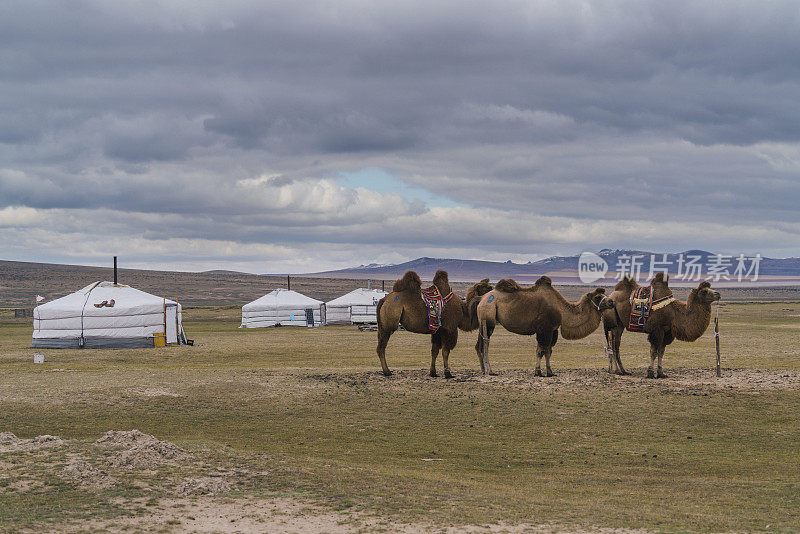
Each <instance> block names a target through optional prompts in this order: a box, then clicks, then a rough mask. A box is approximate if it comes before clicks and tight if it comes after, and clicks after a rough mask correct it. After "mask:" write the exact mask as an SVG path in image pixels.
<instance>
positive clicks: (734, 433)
mask: <svg viewBox="0 0 800 534" xmlns="http://www.w3.org/2000/svg"><path fill="white" fill-rule="evenodd" d="M796 310H800V305H797V304H791V303H777V304H729V305H726V306H724V307H723V308H722V310H721V325H722V342H723V354H724V359H723V362H724V367H725V368H726V371H725V375H726V376H725V378H724V380H722V381H717V380H716V379H715V378H714V377H713V374H712V372H711V368H712V365H713V361H714V357H713V336H711V335H710V333H707V334H706V335H705V336H704V337H703V338H701V340H699V341H698V342H697V343H694V344H686V343H679V342H676V343H675V344H673V345H672V346H671V347H669V348H668V350H667V354H666V356H665V365H666V370H667V372H668V374H671V377H670V378H668V379H666V380H660V381H648V380H646V379H644V378H643V375H644V368H645V366H646V365H647V363H648V358H647V348H646V342H645V340H644V338H643V336H639V335H635V334H630V333H627V334H625V337H624V338H623V361H624V362H625V364H626V365H627V366H628V367H629V368H631V369H632V370H633V371H634V373H635V376H633V377H623V378H617V377H612V376H609V375H607V374H605V373H604V372H602V371H601V368H603V367H604V366H605V365H606V363H607V361H606V360H605V357H604V355H603V354H602V350H601V337H600V333H599V332H596V333H595V334H593V335H592V336H590V337H589V338H587V339H586V340H582V341H576V342H563V341H559V343H558V345H557V346H556V348H555V350H554V358H553V367H554V370H555V371H556V373H557V376H556V377H555V378H553V379H545V378H536V377H533V375H532V372H531V369H532V367H533V360H532V356H533V352H534V346H533V340H532V339H530V338H523V337H520V336H514V335H511V334H508V333H506V332H502V331H498V332H497V334H496V335H495V336H494V337H493V338H492V362H493V366H494V367H495V368H496V369H497V370H498V371H499V372H500V375H499V376H497V377H491V378H484V377H481V376H478V375H477V373H476V369H477V358H476V356H475V353H474V350H473V348H472V346H473V345H474V342H475V335H474V334H463V333H462V339H461V343H460V345H459V347H458V348H457V349H456V351H455V352H454V354H453V357H452V358H451V362H452V366H453V371H454V374H455V379H454V380H450V381H446V380H444V379H443V378H438V379H431V378H429V377H427V376H426V373H425V369H427V367H428V363H429V349H428V346H429V345H428V344H429V342H428V340H427V339H426V337H424V336H419V335H414V334H409V333H406V332H400V333H397V334H396V335H395V336H393V337H392V340H391V341H390V344H389V349H388V359H389V364H390V366H391V367H392V368H393V369H395V370H396V371H398V372H397V373H396V374H395V376H393V377H391V378H388V379H387V378H384V377H382V376H381V375H379V374H378V373H377V369H378V362H377V357H376V356H375V352H374V350H375V337H376V336H375V334H374V333H360V332H358V331H357V330H356V329H355V328H352V327H328V328H316V329H305V328H279V329H261V330H241V329H237V326H238V322H239V315H238V313H239V311H238V309H230V308H229V309H224V308H215V309H196V310H188V311H187V312H186V322H185V327H186V329H187V331H188V333H189V336H190V337H193V338H194V339H195V340H196V342H197V344H196V346H194V347H170V348H166V349H160V350H155V349H151V350H141V349H139V350H118V351H113V350H102V351H65V350H55V351H47V352H46V354H45V357H46V363H45V364H44V365H35V364H33V363H32V352H33V351H32V350H31V349H28V348H26V347H27V345H28V344H29V341H30V340H29V336H30V326H29V324H28V321H19V320H15V319H3V320H2V322H0V329H1V330H2V334H3V335H1V336H0V376H2V377H3V378H2V380H0V431H4V430H8V431H12V432H14V433H15V434H17V435H18V436H20V437H24V438H30V437H33V436H36V435H40V434H56V435H60V436H61V437H62V438H65V439H69V440H74V441H68V443H67V445H66V446H65V447H66V448H65V449H64V450H62V451H61V452H59V451H58V450H56V449H53V450H48V451H46V452H42V453H41V454H42V456H38V455H39V453H30V454H28V453H25V454H18V453H16V452H2V451H0V466H3V468H4V470H3V473H4V474H3V475H0V477H2V478H0V529H8V530H15V529H18V528H34V529H37V528H42V527H43V526H47V525H49V526H50V527H51V528H57V529H60V528H62V527H65V526H66V525H67V523H68V522H70V521H77V520H80V519H82V518H87V517H93V518H94V519H95V520H101V521H105V522H106V523H100V524H101V525H107V524H109V523H108V522H118V523H119V524H124V521H123V519H124V518H125V517H134V518H144V517H150V516H152V515H153V514H154V509H155V508H157V507H161V509H162V511H163V509H164V503H167V502H171V501H170V499H174V498H175V492H176V491H177V488H179V487H180V484H181V483H182V481H183V480H184V478H186V477H191V478H202V477H207V476H210V475H209V473H212V474H213V473H218V472H219V471H220V470H223V471H225V472H226V473H228V475H227V476H229V477H230V481H231V488H232V489H231V494H230V495H228V496H222V497H207V499H212V500H213V502H224V500H225V499H239V498H244V499H264V498H277V497H276V496H279V497H280V498H291V499H301V500H303V502H306V501H308V502H313V503H315V504H316V505H318V506H322V507H323V509H325V510H332V511H336V510H338V511H340V512H342V513H344V512H346V513H348V514H349V513H353V514H357V516H358V517H370V516H378V517H380V518H381V519H382V520H385V521H391V522H392V523H391V524H393V525H395V526H397V525H401V524H408V523H410V524H413V525H418V526H419V525H433V526H438V527H446V526H449V525H476V524H484V523H487V522H497V521H506V522H507V523H510V524H520V523H524V524H528V525H556V526H557V527H559V528H565V529H577V528H580V527H583V528H593V527H615V528H643V529H649V530H663V531H678V530H684V531H734V530H735V531H743V530H745V531H752V530H784V531H792V530H793V529H795V528H796V526H797V525H798V524H800V512H798V510H800V483H798V480H800V466H799V465H798V462H797V450H798V447H799V446H800V386H799V385H798V384H800V358H799V356H800V351H799V350H798V349H797V345H796V339H797V333H798V329H799V328H800V317H795V315H798V314H800V312H798V311H796ZM130 428H138V429H140V430H142V431H144V432H147V433H150V434H153V435H155V436H156V437H158V438H159V439H164V440H169V441H171V442H174V443H176V444H177V445H179V446H181V447H183V448H184V449H186V450H187V451H189V453H190V455H191V458H192V459H193V460H192V462H194V463H190V464H187V465H185V466H183V467H175V466H168V465H167V466H162V467H159V468H158V470H157V471H155V472H153V473H146V472H141V473H140V472H138V471H135V470H134V471H125V470H122V471H119V470H116V471H115V470H114V469H115V468H112V467H107V463H103V462H104V461H105V460H104V458H105V456H104V454H106V453H103V452H97V451H96V450H95V448H93V447H92V446H91V443H92V442H93V441H94V440H96V439H97V438H98V437H99V436H100V435H101V434H102V433H103V432H105V431H107V430H110V429H118V430H119V429H130ZM69 454H74V455H77V456H78V457H80V458H83V459H84V460H85V461H87V462H88V463H90V464H92V465H94V466H95V467H97V468H98V469H103V470H105V471H107V472H108V474H109V475H110V476H112V477H113V478H114V479H115V480H117V481H118V482H117V484H116V485H115V486H114V487H113V488H100V487H98V488H86V487H80V486H78V485H76V484H75V483H74V482H70V481H69V480H64V479H62V478H59V477H58V476H57V473H59V472H61V470H62V469H63V468H64V467H65V465H66V464H67V461H68V455H69ZM108 454H110V453H108ZM424 459H437V460H438V461H423V460H424ZM237 470H238V471H237ZM7 473H13V475H7ZM12 478H13V479H14V480H16V479H25V480H27V481H28V482H27V483H26V484H23V486H20V487H18V486H15V485H13V484H14V482H11V480H12ZM3 480H7V481H9V482H5V483H4V482H3ZM220 499H222V501H220ZM147 502H151V503H153V504H152V505H150V506H147V505H146V503H147ZM314 513H317V512H309V514H311V515H313V514H314ZM170 514H172V515H169V517H170V518H172V517H174V519H171V520H172V521H178V523H172V524H170V525H166V526H164V523H163V522H162V523H161V525H162V526H164V528H166V529H167V530H181V529H184V528H185V527H186V524H187V521H189V520H187V518H186V517H187V514H189V512H185V511H183V512H182V511H180V510H178V511H176V512H175V513H174V514H173V512H171V511H170ZM164 517H166V516H164ZM371 525H372V526H371V527H369V528H370V529H380V528H384V527H385V525H384V526H383V527H382V526H381V524H380V523H371ZM151 526H152V525H151ZM362 526H363V524H362ZM141 528H144V527H141ZM147 528H150V527H147Z"/></svg>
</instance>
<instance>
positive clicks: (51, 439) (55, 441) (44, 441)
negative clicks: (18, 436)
mask: <svg viewBox="0 0 800 534" xmlns="http://www.w3.org/2000/svg"><path fill="white" fill-rule="evenodd" d="M31 443H33V444H34V445H50V446H58V445H63V444H64V440H63V439H61V438H60V437H58V436H51V435H49V434H45V435H43V436H36V437H35V438H33V440H32V441H31Z"/></svg>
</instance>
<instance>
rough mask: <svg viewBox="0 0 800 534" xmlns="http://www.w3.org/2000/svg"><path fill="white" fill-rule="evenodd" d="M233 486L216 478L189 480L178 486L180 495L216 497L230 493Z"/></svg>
mask: <svg viewBox="0 0 800 534" xmlns="http://www.w3.org/2000/svg"><path fill="white" fill-rule="evenodd" d="M230 489H231V486H230V484H228V483H227V482H226V481H225V480H223V479H221V478H215V477H203V478H187V479H186V480H184V481H183V482H182V483H181V485H180V486H178V490H177V491H178V494H180V495H186V496H191V495H216V494H218V493H225V492H226V491H230Z"/></svg>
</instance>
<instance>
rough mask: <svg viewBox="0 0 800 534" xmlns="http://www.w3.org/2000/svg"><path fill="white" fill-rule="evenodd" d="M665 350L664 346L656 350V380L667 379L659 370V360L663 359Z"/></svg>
mask: <svg viewBox="0 0 800 534" xmlns="http://www.w3.org/2000/svg"><path fill="white" fill-rule="evenodd" d="M666 349H667V347H666V346H663V345H662V346H661V347H659V348H658V370H657V372H656V378H667V375H665V374H664V372H663V371H662V370H661V358H663V357H664V351H665V350H666Z"/></svg>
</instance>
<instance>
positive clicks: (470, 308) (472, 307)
mask: <svg viewBox="0 0 800 534" xmlns="http://www.w3.org/2000/svg"><path fill="white" fill-rule="evenodd" d="M480 303H481V299H479V298H473V299H472V300H471V301H470V302H465V303H464V304H463V306H464V312H465V313H464V318H463V319H462V320H461V324H460V325H458V327H459V328H460V329H461V330H463V331H464V332H472V331H473V330H477V329H478V326H480V325H479V324H478V304H480Z"/></svg>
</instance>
